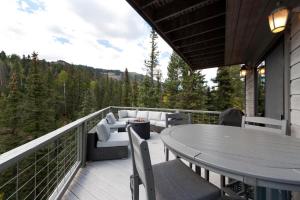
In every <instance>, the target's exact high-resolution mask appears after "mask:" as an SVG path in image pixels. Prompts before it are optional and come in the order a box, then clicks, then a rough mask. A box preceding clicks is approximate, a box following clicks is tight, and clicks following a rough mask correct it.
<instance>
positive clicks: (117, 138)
mask: <svg viewBox="0 0 300 200" xmlns="http://www.w3.org/2000/svg"><path fill="white" fill-rule="evenodd" d="M128 145H129V137H128V133H127V132H114V133H111V134H110V138H109V139H108V140H107V141H106V142H102V141H98V142H97V147H119V146H128Z"/></svg>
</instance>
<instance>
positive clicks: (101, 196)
mask: <svg viewBox="0 0 300 200" xmlns="http://www.w3.org/2000/svg"><path fill="white" fill-rule="evenodd" d="M148 144H149V149H150V155H151V161H152V164H156V163H159V162H162V161H164V150H163V144H162V142H161V140H160V138H159V135H158V134H157V133H151V139H149V140H148ZM172 158H174V157H173V156H171V159H172ZM131 174H132V161H131V156H129V158H128V159H123V160H112V161H99V162H89V163H87V165H86V167H85V168H82V169H80V171H79V172H78V173H77V175H76V176H75V178H74V179H73V181H72V183H71V185H70V186H69V188H68V190H67V191H66V193H65V195H64V197H63V199H64V200H87V199H88V200H120V199H128V200H129V199H131V193H130V188H129V176H130V175H131ZM210 180H211V181H212V182H213V183H214V184H216V185H219V176H218V175H216V174H213V173H211V175H210ZM140 199H141V200H143V199H146V198H145V193H144V189H143V187H142V186H141V187H140Z"/></svg>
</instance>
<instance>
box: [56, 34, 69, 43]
mask: <svg viewBox="0 0 300 200" xmlns="http://www.w3.org/2000/svg"><path fill="white" fill-rule="evenodd" d="M54 41H56V42H59V43H61V44H70V41H69V40H68V39H67V38H64V37H57V36H54Z"/></svg>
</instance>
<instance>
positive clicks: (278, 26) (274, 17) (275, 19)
mask: <svg viewBox="0 0 300 200" xmlns="http://www.w3.org/2000/svg"><path fill="white" fill-rule="evenodd" d="M288 16H289V10H288V9H287V8H285V7H279V8H277V9H276V10H274V11H273V12H272V13H271V14H270V15H269V25H270V29H271V31H272V32H273V33H279V32H281V31H283V30H284V29H285V26H286V23H287V20H288Z"/></svg>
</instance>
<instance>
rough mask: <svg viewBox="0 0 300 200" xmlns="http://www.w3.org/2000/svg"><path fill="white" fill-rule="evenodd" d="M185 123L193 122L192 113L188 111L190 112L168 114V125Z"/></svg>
mask: <svg viewBox="0 0 300 200" xmlns="http://www.w3.org/2000/svg"><path fill="white" fill-rule="evenodd" d="M184 124H191V115H190V113H188V114H184V113H172V114H166V127H169V126H177V125H184Z"/></svg>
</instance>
